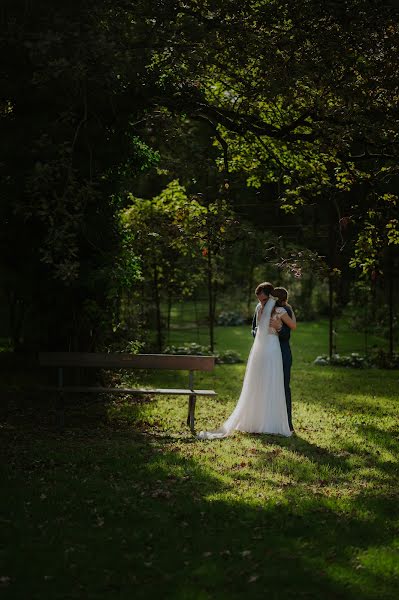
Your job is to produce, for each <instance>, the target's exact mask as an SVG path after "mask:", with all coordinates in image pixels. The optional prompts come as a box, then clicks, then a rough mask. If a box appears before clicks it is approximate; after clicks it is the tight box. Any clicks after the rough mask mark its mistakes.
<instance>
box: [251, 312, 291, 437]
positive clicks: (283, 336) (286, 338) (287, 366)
mask: <svg viewBox="0 0 399 600" xmlns="http://www.w3.org/2000/svg"><path fill="white" fill-rule="evenodd" d="M284 308H285V310H286V311H287V313H288V316H289V317H291V319H292V310H291V309H290V308H289V307H288V306H284ZM256 312H257V311H256V310H255V313H254V316H253V319H252V335H253V336H254V337H255V335H256V328H257V327H256ZM278 337H279V341H280V348H281V356H282V358H283V371H284V390H285V402H286V404H287V415H288V425H289V426H290V429H294V428H293V426H292V402H291V388H290V381H291V367H292V353H291V346H290V337H291V329H290V328H289V327H288V325H286V324H285V323H283V326H282V328H281V329H280V333H279V336H278Z"/></svg>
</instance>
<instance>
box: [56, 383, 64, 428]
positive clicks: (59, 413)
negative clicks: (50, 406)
mask: <svg viewBox="0 0 399 600" xmlns="http://www.w3.org/2000/svg"><path fill="white" fill-rule="evenodd" d="M55 418H56V424H57V427H58V428H59V429H60V430H61V431H64V427H65V402H64V393H63V392H58V394H57V400H56V406H55Z"/></svg>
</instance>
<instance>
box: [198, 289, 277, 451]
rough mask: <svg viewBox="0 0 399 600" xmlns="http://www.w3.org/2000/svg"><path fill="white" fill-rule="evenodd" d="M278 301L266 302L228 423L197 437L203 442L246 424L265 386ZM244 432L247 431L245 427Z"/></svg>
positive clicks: (224, 435)
mask: <svg viewBox="0 0 399 600" xmlns="http://www.w3.org/2000/svg"><path fill="white" fill-rule="evenodd" d="M275 303H276V301H275V300H274V298H269V300H268V301H267V302H266V304H265V306H264V308H263V312H262V314H261V315H259V317H258V329H257V332H256V336H255V339H254V343H253V344H252V348H251V351H250V353H249V357H248V362H247V367H246V370H245V375H244V381H243V384H242V390H241V394H240V397H239V399H238V402H237V405H236V407H235V409H234V410H233V412H232V413H231V415H230V416H229V418H228V419H227V421H225V422H224V423H223V425H221V427H219V428H218V429H215V430H213V431H200V432H199V434H198V435H197V437H198V438H199V439H202V440H213V439H219V438H224V437H227V436H228V435H230V434H231V433H232V432H233V431H234V430H235V429H241V427H240V424H243V423H245V412H246V411H247V410H251V408H252V406H251V402H253V399H254V398H257V397H259V391H260V388H261V387H262V386H263V385H264V382H263V381H262V377H261V375H262V372H263V371H264V364H262V361H263V356H264V355H263V348H264V347H265V344H266V338H267V336H269V335H270V334H269V323H270V317H271V314H272V310H273V307H274V305H275ZM242 431H246V429H245V427H243V429H242Z"/></svg>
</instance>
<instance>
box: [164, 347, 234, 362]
mask: <svg viewBox="0 0 399 600" xmlns="http://www.w3.org/2000/svg"><path fill="white" fill-rule="evenodd" d="M164 354H188V355H190V354H191V355H193V354H196V355H200V356H214V357H215V362H216V364H218V365H233V364H237V363H242V362H243V360H242V358H241V356H240V355H239V354H238V352H236V351H235V350H225V351H224V352H211V351H210V350H209V348H208V347H207V346H202V345H201V344H197V343H196V342H191V343H186V344H183V345H182V346H167V347H166V348H165V350H164Z"/></svg>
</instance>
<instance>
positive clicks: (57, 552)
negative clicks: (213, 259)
mask: <svg viewBox="0 0 399 600" xmlns="http://www.w3.org/2000/svg"><path fill="white" fill-rule="evenodd" d="M326 331H327V330H326V325H325V324H323V323H322V324H318V325H317V324H303V326H301V327H300V329H299V330H298V332H296V334H295V337H294V340H293V351H294V365H295V367H294V370H293V381H292V384H293V408H294V425H295V427H296V431H297V435H296V436H295V437H292V438H289V439H286V438H282V437H279V436H268V435H249V434H239V433H237V434H236V435H234V436H233V437H231V438H227V439H225V440H215V441H212V442H209V441H207V442H203V441H202V442H201V441H197V440H196V439H195V438H193V437H192V436H191V434H190V433H189V432H188V431H187V428H186V426H185V417H186V400H184V399H182V398H168V397H161V398H158V399H156V400H151V401H148V400H146V401H143V402H141V403H136V404H132V403H131V401H129V400H128V399H119V400H114V399H108V400H106V401H104V402H93V401H91V402H90V403H84V402H82V401H80V402H79V403H78V402H76V400H75V403H74V404H71V406H70V408H69V410H68V413H67V418H68V427H67V429H66V431H65V433H64V434H63V435H60V434H57V433H56V432H55V431H53V430H52V427H51V420H50V419H49V416H48V413H47V407H48V408H50V405H49V404H48V403H46V402H45V401H44V400H43V401H42V402H40V403H38V404H37V405H36V404H34V403H33V400H32V401H30V400H29V399H26V400H25V402H24V405H23V407H22V408H21V407H19V408H17V407H16V406H13V407H11V410H10V411H9V412H8V414H7V415H6V416H5V418H4V419H3V422H2V437H3V443H4V448H5V452H4V453H3V454H4V456H5V460H4V461H3V473H2V481H3V482H4V484H5V491H4V492H3V494H2V496H1V501H0V502H1V514H2V517H1V523H2V530H3V536H2V537H3V540H4V543H3V549H2V553H1V559H2V567H1V572H0V586H1V588H2V590H1V591H2V595H3V597H4V598H13V599H14V598H18V599H19V598H21V599H28V600H36V599H37V600H39V599H40V600H42V599H44V598H45V599H50V600H52V599H54V600H58V599H65V600H67V599H68V600H69V599H75V598H84V599H90V600H91V599H96V600H97V599H102V600H103V599H108V598H109V599H114V598H118V599H123V600H124V599H125V598H126V599H129V600H130V599H132V598H134V599H135V600H136V599H137V600H141V599H143V600H144V599H145V600H147V599H148V598H156V599H160V598H162V599H164V598H167V599H176V600H191V599H193V600H207V599H215V600H224V599H226V600H227V599H229V600H231V599H233V600H235V599H238V598H240V599H241V598H243V597H246V598H250V599H252V598H254V599H257V598H259V599H265V598H267V599H268V600H269V599H276V600H277V599H278V600H280V599H284V600H286V599H297V598H308V599H334V600H335V599H355V598H356V599H361V600H363V599H364V600H366V599H367V600H374V599H376V598H378V599H390V598H392V599H393V598H397V590H398V584H399V536H398V529H399V503H398V500H399V495H398V489H399V486H398V483H399V482H398V450H399V420H398V383H399V374H398V372H397V371H391V372H389V371H377V370H360V371H356V370H346V369H343V368H330V367H315V366H313V365H312V362H311V361H312V359H313V358H314V357H315V356H316V355H317V354H320V353H322V352H323V351H325V347H326V343H327V341H326ZM216 335H217V342H218V349H223V348H224V349H225V348H230V349H235V350H237V351H240V353H241V354H242V356H243V357H245V356H246V354H247V352H248V350H249V347H250V344H251V339H250V336H248V327H241V328H240V327H237V328H225V329H221V328H218V330H217V333H216ZM376 341H377V342H378V340H376ZM379 342H381V343H383V340H379ZM345 343H347V347H348V350H356V349H358V348H356V347H354V345H356V336H354V337H353V338H351V339H348V340H346V342H345ZM244 368H245V365H243V364H242V365H231V366H228V365H226V366H217V367H216V369H215V371H214V373H211V374H205V375H202V376H201V377H199V378H198V385H199V384H200V383H204V384H205V385H210V386H212V387H214V388H215V389H216V391H217V392H218V394H219V395H218V397H217V399H199V400H198V405H197V426H198V428H204V427H206V428H209V427H213V426H216V425H218V424H220V423H221V422H222V421H223V420H224V419H225V417H226V416H227V415H228V414H229V413H230V411H231V410H232V408H233V406H234V404H235V402H236V400H237V396H238V394H239V391H240V385H241V382H242V377H243V372H244ZM182 377H183V375H182ZM172 380H173V381H175V382H176V384H178V385H180V378H179V377H177V378H176V376H175V375H172V374H168V373H164V374H161V375H159V376H157V377H155V380H154V379H153V381H160V382H161V381H163V382H164V383H165V382H167V381H168V382H169V381H170V382H171V381H172ZM199 387H200V386H199Z"/></svg>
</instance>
